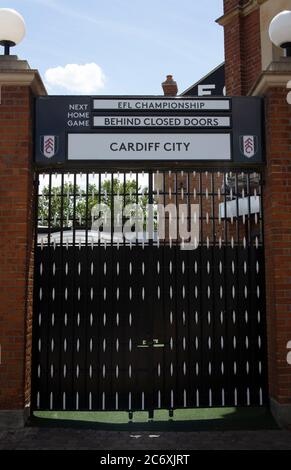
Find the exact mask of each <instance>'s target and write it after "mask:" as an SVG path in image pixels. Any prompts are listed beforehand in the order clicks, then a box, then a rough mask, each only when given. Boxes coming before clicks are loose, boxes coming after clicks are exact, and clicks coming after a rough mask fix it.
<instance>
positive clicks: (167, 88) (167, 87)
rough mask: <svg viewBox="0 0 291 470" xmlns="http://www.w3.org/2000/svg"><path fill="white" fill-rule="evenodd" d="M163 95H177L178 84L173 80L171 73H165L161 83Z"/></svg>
mask: <svg viewBox="0 0 291 470" xmlns="http://www.w3.org/2000/svg"><path fill="white" fill-rule="evenodd" d="M162 87H163V91H164V95H165V96H177V93H178V86H177V82H175V80H173V75H167V80H166V81H165V82H163V83H162Z"/></svg>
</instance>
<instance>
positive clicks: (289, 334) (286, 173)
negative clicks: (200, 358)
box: [218, 0, 291, 425]
mask: <svg viewBox="0 0 291 470" xmlns="http://www.w3.org/2000/svg"><path fill="white" fill-rule="evenodd" d="M282 9H291V0H276V2H274V1H273V0H248V1H245V2H244V1H243V0H242V1H239V0H224V16H223V17H222V18H220V19H219V20H218V22H219V23H220V24H221V25H223V26H224V32H225V60H226V64H225V70H226V84H227V93H228V94H229V95H236V94H241V95H247V94H249V95H253V96H263V97H265V123H266V173H265V186H264V233H265V259H266V292H267V297H266V308H267V334H268V364H269V395H270V403H271V409H272V411H273V414H274V416H275V417H276V419H277V421H278V422H279V424H281V425H291V365H289V364H288V362H287V354H288V348H287V345H288V344H289V345H290V341H291V124H290V123H291V105H290V104H288V103H287V99H286V98H287V93H288V90H287V88H286V86H287V83H288V81H290V80H291V59H289V58H283V57H281V58H280V55H281V56H282V55H283V52H282V51H281V52H280V50H276V51H275V49H274V48H273V46H272V44H271V43H270V40H269V38H268V35H267V34H266V31H265V29H266V28H267V27H268V24H269V22H270V21H271V19H272V18H273V16H275V14H277V13H278V12H279V11H281V10H282ZM260 25H262V27H261V26H260ZM261 38H263V42H261ZM272 50H273V53H270V51H271V52H272ZM276 57H278V59H277V61H276V62H272V60H273V61H274V59H276ZM262 63H264V70H263V67H262Z"/></svg>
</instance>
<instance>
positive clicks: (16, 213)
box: [0, 86, 33, 409]
mask: <svg viewBox="0 0 291 470" xmlns="http://www.w3.org/2000/svg"><path fill="white" fill-rule="evenodd" d="M31 105H32V99H31V95H30V90H29V87H18V86H2V89H1V104H0V237H1V243H0V289H1V302H0V343H1V352H2V354H1V356H2V357H1V365H0V409H19V408H23V407H24V405H25V404H26V403H28V402H29V397H30V346H31V318H32V310H31V303H32V298H31V292H32V272H31V271H32V263H31V256H32V247H33V242H32V239H33V231H32V225H33V224H32V217H33V210H32V200H33V198H32V193H33V172H32V168H31V161H32V132H33V128H32V115H31V109H32V106H31Z"/></svg>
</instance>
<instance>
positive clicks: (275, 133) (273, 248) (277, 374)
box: [264, 88, 291, 404]
mask: <svg viewBox="0 0 291 470" xmlns="http://www.w3.org/2000/svg"><path fill="white" fill-rule="evenodd" d="M286 94H287V91H286V89H284V88H271V89H270V90H269V91H268V93H267V95H266V137H267V141H266V148H267V169H266V187H265V203H264V208H265V247H266V248H265V252H266V277H267V319H268V340H269V381H270V393H271V396H272V397H273V398H275V399H276V400H277V401H278V402H279V403H288V404H291V371H290V366H289V365H288V364H287V342H288V341H290V340H291V106H290V105H288V104H287V102H286Z"/></svg>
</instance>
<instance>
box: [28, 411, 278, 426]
mask: <svg viewBox="0 0 291 470" xmlns="http://www.w3.org/2000/svg"><path fill="white" fill-rule="evenodd" d="M29 425H30V426H32V427H34V426H36V427H51V428H52V427H58V428H59V427H62V428H64V427H67V428H75V429H95V430H104V431H182V432H187V431H189V432H195V431H198V432H200V431H237V430H247V431H257V430H276V429H278V426H277V425H276V423H275V421H274V419H273V417H272V415H271V413H270V411H269V410H268V409H266V408H221V409H220V408H208V409H199V410H189V409H187V410H175V412H174V415H173V417H169V413H168V411H166V410H157V411H155V412H154V417H153V419H149V417H148V413H146V412H136V413H133V417H132V419H131V420H130V419H129V415H128V413H126V412H68V411H52V412H50V411H39V412H34V414H33V415H32V416H31V418H30V422H29Z"/></svg>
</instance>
